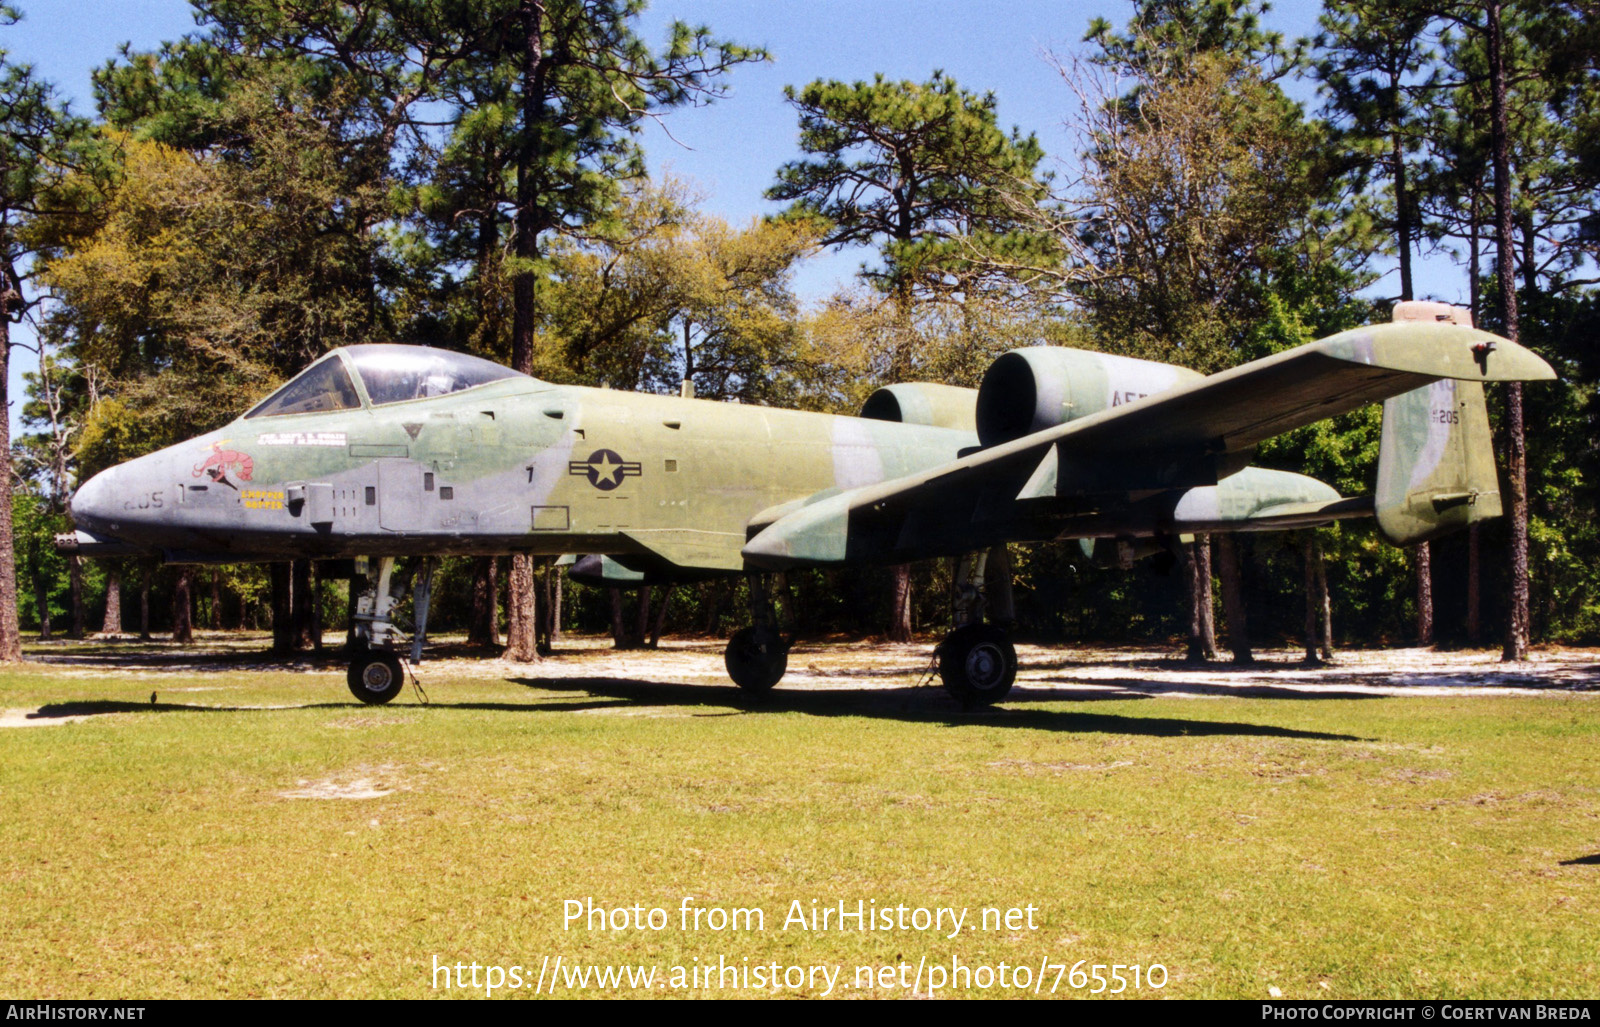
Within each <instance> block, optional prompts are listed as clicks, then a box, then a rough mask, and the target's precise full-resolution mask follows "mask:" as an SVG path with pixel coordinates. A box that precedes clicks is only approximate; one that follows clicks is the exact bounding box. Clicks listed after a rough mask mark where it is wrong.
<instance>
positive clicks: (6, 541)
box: [0, 267, 23, 663]
mask: <svg viewBox="0 0 1600 1027" xmlns="http://www.w3.org/2000/svg"><path fill="white" fill-rule="evenodd" d="M5 271H6V274H5V275H4V277H3V278H0V663H15V662H17V661H18V660H21V659H22V629H21V628H20V627H19V626H18V624H17V554H16V550H15V545H16V539H15V537H14V533H13V531H12V524H11V490H12V480H11V418H10V416H9V415H8V412H9V411H10V409H11V397H10V389H11V386H10V374H11V317H12V315H13V314H16V313H17V312H19V311H21V310H22V309H23V302H22V293H21V290H20V288H19V287H18V284H17V279H16V277H15V276H14V275H12V274H10V273H9V272H10V268H9V267H7V268H6V269H5Z"/></svg>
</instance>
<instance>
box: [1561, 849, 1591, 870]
mask: <svg viewBox="0 0 1600 1027" xmlns="http://www.w3.org/2000/svg"><path fill="white" fill-rule="evenodd" d="M1561 865H1562V866H1564V867H1595V866H1600V852H1596V853H1594V854H1593V855H1590V856H1578V857H1577V858H1575V859H1564V860H1562V861H1561Z"/></svg>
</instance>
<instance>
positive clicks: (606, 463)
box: [567, 449, 644, 492]
mask: <svg viewBox="0 0 1600 1027" xmlns="http://www.w3.org/2000/svg"><path fill="white" fill-rule="evenodd" d="M643 473H644V468H643V467H642V466H641V465H640V464H639V461H637V460H624V459H622V457H620V456H618V455H617V454H616V452H614V451H613V450H609V449H597V450H595V451H594V452H593V453H590V454H589V459H587V460H573V461H571V462H570V463H568V464H567V474H569V475H574V474H577V475H583V476H584V477H586V478H588V479H589V484H591V485H593V486H594V487H595V488H597V489H599V490H600V491H602V492H610V491H611V490H612V489H614V488H616V487H617V486H618V485H621V484H622V481H623V479H624V478H637V477H639V476H640V475H641V474H643Z"/></svg>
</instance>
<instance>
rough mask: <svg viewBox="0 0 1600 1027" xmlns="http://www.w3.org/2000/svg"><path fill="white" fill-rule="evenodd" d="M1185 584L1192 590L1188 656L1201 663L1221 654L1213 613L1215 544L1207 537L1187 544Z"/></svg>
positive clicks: (1190, 594) (1190, 596)
mask: <svg viewBox="0 0 1600 1027" xmlns="http://www.w3.org/2000/svg"><path fill="white" fill-rule="evenodd" d="M1183 570H1184V584H1185V586H1187V590H1188V593H1189V594H1188V606H1189V643H1188V651H1187V659H1189V660H1191V661H1194V662H1200V661H1203V660H1209V659H1211V658H1212V657H1214V656H1216V655H1217V637H1216V625H1215V623H1214V621H1213V619H1212V615H1211V547H1210V544H1209V543H1208V542H1207V541H1206V536H1204V535H1201V536H1199V537H1198V538H1197V539H1196V540H1195V541H1193V542H1190V543H1187V544H1186V545H1185V546H1184V547H1183Z"/></svg>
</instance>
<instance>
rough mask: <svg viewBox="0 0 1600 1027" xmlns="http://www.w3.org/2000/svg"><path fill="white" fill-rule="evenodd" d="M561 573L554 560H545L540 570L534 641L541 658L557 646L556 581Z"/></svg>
mask: <svg viewBox="0 0 1600 1027" xmlns="http://www.w3.org/2000/svg"><path fill="white" fill-rule="evenodd" d="M559 574H560V571H559V570H558V569H557V568H556V565H555V561H554V560H545V561H543V565H542V566H541V567H540V568H539V618H538V619H539V626H538V630H537V631H536V632H535V633H534V635H535V637H534V641H535V643H536V644H537V645H538V647H539V654H540V655H541V656H543V655H547V654H548V653H549V652H550V650H551V649H552V648H553V647H554V644H555V623H554V617H555V608H556V607H555V581H556V578H557V576H558V575H559Z"/></svg>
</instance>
